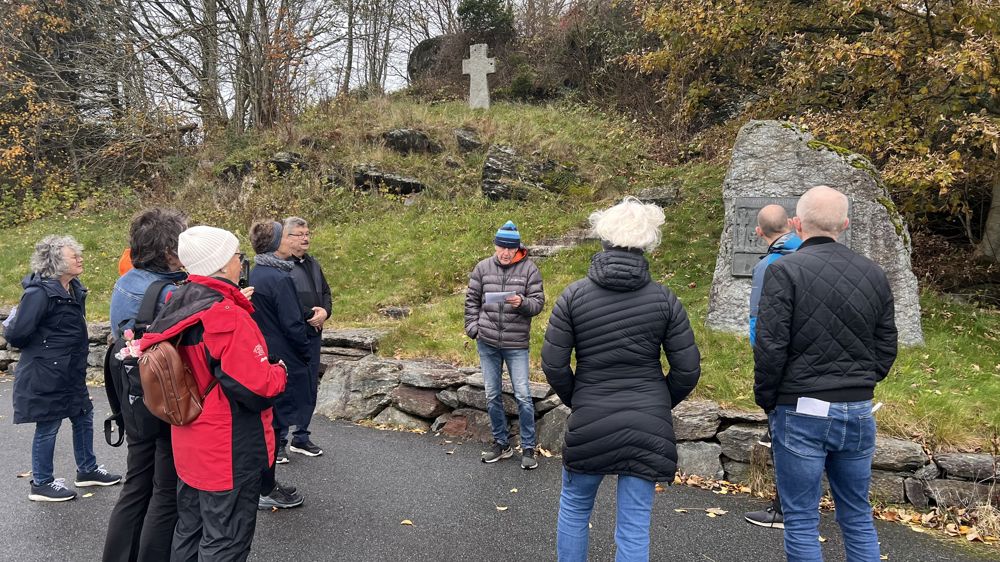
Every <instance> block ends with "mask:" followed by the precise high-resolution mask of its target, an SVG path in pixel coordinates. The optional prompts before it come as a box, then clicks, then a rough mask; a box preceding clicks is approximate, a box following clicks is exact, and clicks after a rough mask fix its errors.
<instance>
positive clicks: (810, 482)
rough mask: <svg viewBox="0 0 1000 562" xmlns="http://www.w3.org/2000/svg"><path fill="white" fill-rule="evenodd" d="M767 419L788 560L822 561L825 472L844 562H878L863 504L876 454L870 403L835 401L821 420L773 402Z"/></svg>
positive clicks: (872, 530)
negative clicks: (844, 550)
mask: <svg viewBox="0 0 1000 562" xmlns="http://www.w3.org/2000/svg"><path fill="white" fill-rule="evenodd" d="M770 418H771V419H770V423H771V435H772V436H773V443H772V449H773V450H774V473H775V478H776V479H777V484H778V492H780V494H781V507H782V511H783V512H784V516H785V554H786V555H787V556H788V560H789V562H798V561H808V562H815V561H817V560H823V555H822V553H821V551H820V544H819V500H820V496H821V494H822V488H821V479H822V477H823V471H824V470H826V476H827V479H828V480H829V481H830V491H831V492H832V493H833V501H834V504H835V505H836V518H837V523H838V524H839V525H840V531H841V533H842V534H843V536H844V547H845V549H846V550H847V561H848V562H868V561H875V562H877V561H878V560H879V547H878V536H877V535H876V534H875V523H874V521H873V519H872V507H871V504H869V503H868V487H869V484H870V483H871V476H872V456H873V455H874V454H875V418H874V416H873V415H872V403H871V401H870V400H865V401H861V402H835V403H833V404H830V412H829V414H828V416H827V417H825V418H824V417H818V416H811V415H807V414H800V413H797V412H796V411H795V407H794V406H778V407H777V408H776V409H775V411H774V412H773V413H772V414H771V416H770Z"/></svg>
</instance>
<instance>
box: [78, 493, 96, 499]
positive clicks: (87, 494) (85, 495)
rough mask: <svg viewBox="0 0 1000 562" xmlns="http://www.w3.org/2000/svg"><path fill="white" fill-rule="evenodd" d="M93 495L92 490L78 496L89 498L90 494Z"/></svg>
mask: <svg viewBox="0 0 1000 562" xmlns="http://www.w3.org/2000/svg"><path fill="white" fill-rule="evenodd" d="M93 495H94V492H87V493H86V494H84V495H82V496H80V497H81V498H89V497H90V496H93Z"/></svg>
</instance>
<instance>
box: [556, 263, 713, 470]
mask: <svg viewBox="0 0 1000 562" xmlns="http://www.w3.org/2000/svg"><path fill="white" fill-rule="evenodd" d="M661 348H662V349H663V351H665V352H666V356H667V361H668V362H669V364H670V374H669V375H668V376H666V377H664V375H663V368H662V366H661V364H660V349H661ZM574 349H575V350H576V372H574V371H573V368H572V367H571V366H570V354H571V352H572V351H573V350H574ZM542 370H543V371H545V377H546V378H547V379H548V381H549V384H551V385H552V388H553V389H555V391H556V393H557V394H558V395H559V398H560V399H561V400H562V401H563V403H564V404H566V405H567V406H569V407H570V408H571V409H572V411H573V412H572V414H571V415H570V417H569V421H568V423H567V427H566V435H565V439H566V443H565V447H564V449H563V463H564V464H565V466H566V468H567V469H568V470H571V471H574V472H583V473H591V474H628V475H631V476H637V477H639V478H644V479H646V480H652V481H661V482H663V481H668V482H669V481H671V480H673V477H674V472H675V471H676V470H677V448H676V446H675V438H674V429H673V421H672V419H671V416H670V409H671V408H672V407H673V406H676V405H677V404H678V403H680V402H681V401H682V400H684V398H685V397H686V396H687V395H688V394H689V393H690V392H691V391H692V390H693V389H694V387H695V384H697V382H698V377H699V376H700V374H701V357H700V355H699V353H698V347H697V346H696V345H695V342H694V334H693V333H692V332H691V325H690V323H689V322H688V317H687V313H686V312H685V311H684V307H683V306H681V303H680V301H678V300H677V297H676V296H675V295H674V294H673V293H672V292H671V291H670V290H669V289H667V288H665V287H663V286H662V285H660V284H658V283H653V282H652V281H651V279H650V276H649V264H648V263H647V262H646V259H645V258H644V257H643V256H642V254H641V253H637V252H629V251H624V250H610V251H606V252H599V253H598V254H596V255H595V256H594V257H593V259H592V260H591V265H590V272H589V273H588V274H587V278H586V279H581V280H579V281H576V282H575V283H573V284H572V285H570V286H569V287H567V288H566V290H565V291H563V293H562V295H561V296H560V297H559V301H558V302H557V303H556V306H555V309H554V310H553V311H552V316H551V317H550V318H549V326H548V329H547V330H546V332H545V344H544V346H543V347H542Z"/></svg>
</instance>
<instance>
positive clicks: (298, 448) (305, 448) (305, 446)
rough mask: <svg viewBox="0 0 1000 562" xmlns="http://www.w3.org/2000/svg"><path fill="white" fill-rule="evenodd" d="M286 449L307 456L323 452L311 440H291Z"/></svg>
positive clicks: (318, 454) (316, 455) (314, 455)
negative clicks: (303, 441)
mask: <svg viewBox="0 0 1000 562" xmlns="http://www.w3.org/2000/svg"><path fill="white" fill-rule="evenodd" d="M288 449H289V450H290V451H291V452H293V453H299V454H302V455H305V456H307V457H318V456H320V455H322V454H323V449H320V448H319V447H317V446H316V444H315V443H313V442H312V441H306V442H305V443H295V442H293V443H292V444H291V445H289V446H288Z"/></svg>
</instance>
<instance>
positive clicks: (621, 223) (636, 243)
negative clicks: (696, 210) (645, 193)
mask: <svg viewBox="0 0 1000 562" xmlns="http://www.w3.org/2000/svg"><path fill="white" fill-rule="evenodd" d="M664 219H665V217H664V215H663V209H661V208H660V207H659V206H658V205H652V204H646V203H643V202H642V201H639V200H638V199H636V198H635V197H632V196H628V197H626V198H625V199H623V200H622V202H621V203H619V204H617V205H615V206H614V207H611V208H610V209H605V210H603V211H596V212H594V213H592V214H591V215H590V226H591V230H592V232H593V233H594V234H595V235H596V236H597V237H599V238H600V239H601V240H603V241H605V242H608V243H609V244H611V245H612V246H618V247H619V248H637V249H641V250H644V251H646V252H651V251H653V250H655V249H656V247H657V246H659V245H660V227H661V226H662V225H663V221H664Z"/></svg>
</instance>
